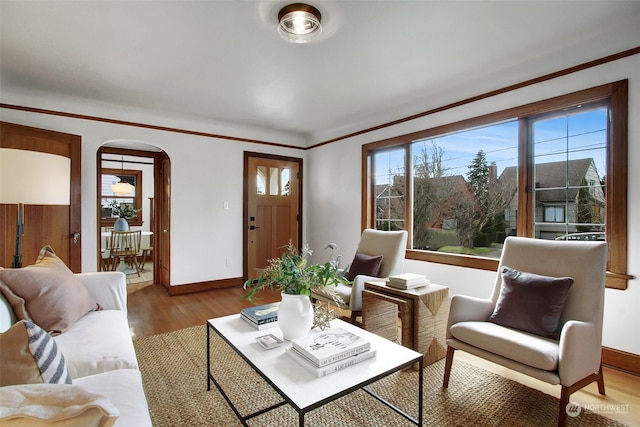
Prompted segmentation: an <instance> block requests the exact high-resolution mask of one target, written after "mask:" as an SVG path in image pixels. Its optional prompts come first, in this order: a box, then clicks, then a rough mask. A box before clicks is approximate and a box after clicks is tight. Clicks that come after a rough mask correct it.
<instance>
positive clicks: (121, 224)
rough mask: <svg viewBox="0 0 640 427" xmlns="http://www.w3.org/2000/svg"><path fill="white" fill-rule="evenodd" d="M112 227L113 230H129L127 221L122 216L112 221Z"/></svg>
mask: <svg viewBox="0 0 640 427" xmlns="http://www.w3.org/2000/svg"><path fill="white" fill-rule="evenodd" d="M113 229H114V230H115V231H129V223H128V222H127V220H126V219H124V218H118V219H116V222H114V223H113Z"/></svg>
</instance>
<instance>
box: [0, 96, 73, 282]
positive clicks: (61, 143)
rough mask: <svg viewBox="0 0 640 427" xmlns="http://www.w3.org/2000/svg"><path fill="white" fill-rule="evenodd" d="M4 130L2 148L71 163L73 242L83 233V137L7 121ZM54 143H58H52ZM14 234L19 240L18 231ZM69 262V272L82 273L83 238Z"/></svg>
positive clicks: (70, 254) (70, 247) (70, 223)
mask: <svg viewBox="0 0 640 427" xmlns="http://www.w3.org/2000/svg"><path fill="white" fill-rule="evenodd" d="M1 105H2V104H0V106H1ZM0 129H1V131H2V137H0V147H3V148H16V149H21V150H28V151H37V152H41V153H48V154H56V155H59V156H62V157H67V158H69V159H70V161H71V177H70V188H69V191H70V194H69V196H70V200H69V203H70V207H69V232H70V235H69V236H67V237H68V238H69V239H72V236H73V234H74V233H76V232H77V233H82V137H80V136H79V135H73V134H70V133H65V132H57V131H53V130H48V129H40V128H35V127H30V126H23V125H19V124H15V123H9V122H4V121H0ZM8 135H20V136H21V137H24V138H22V139H21V142H19V143H15V142H14V140H13V138H9V137H8ZM52 141H55V142H54V143H52ZM13 233H14V234H13V235H14V236H15V231H14V232H13ZM9 234H12V233H9ZM23 253H24V252H23ZM68 262H69V268H70V269H71V271H73V272H74V273H79V272H80V271H82V235H80V239H79V240H78V241H77V242H75V243H73V242H72V243H70V244H69V261H68Z"/></svg>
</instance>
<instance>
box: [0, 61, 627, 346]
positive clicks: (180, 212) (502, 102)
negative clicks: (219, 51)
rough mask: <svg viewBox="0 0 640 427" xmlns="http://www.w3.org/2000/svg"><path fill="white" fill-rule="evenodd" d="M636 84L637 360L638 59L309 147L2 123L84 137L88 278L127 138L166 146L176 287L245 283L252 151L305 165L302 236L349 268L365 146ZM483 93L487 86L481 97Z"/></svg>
mask: <svg viewBox="0 0 640 427" xmlns="http://www.w3.org/2000/svg"><path fill="white" fill-rule="evenodd" d="M627 78H628V79H629V116H630V117H629V164H630V166H631V167H630V169H629V195H628V203H629V215H628V217H629V224H628V236H629V240H628V245H629V249H628V250H629V254H628V256H629V268H628V273H629V274H631V275H633V276H635V277H636V278H635V279H633V280H631V281H629V287H628V289H627V290H625V291H618V290H607V291H606V302H605V322H604V328H605V331H604V345H605V346H608V347H612V348H616V349H619V350H622V351H627V352H630V353H635V354H640V334H637V333H634V334H629V331H637V330H640V309H639V307H638V304H639V303H640V279H638V276H640V265H639V262H638V260H639V259H640V215H638V214H637V213H638V212H640V192H638V190H637V183H638V182H640V168H638V167H635V165H637V164H639V163H640V55H636V56H634V57H631V58H625V59H622V60H619V61H616V62H615V63H609V64H604V65H601V66H599V67H596V68H591V69H588V70H584V71H581V72H579V73H574V74H571V75H569V76H564V77H561V78H557V79H554V80H552V81H548V82H544V83H540V84H537V85H535V86H533V87H527V88H523V89H520V90H518V91H515V92H511V93H508V94H503V95H500V96H497V97H493V98H491V99H486V100H482V101H479V102H476V103H473V104H469V105H465V106H462V107H459V108H456V109H452V110H447V111H443V112H441V113H438V114H433V115H431V116H428V117H424V118H421V119H418V120H414V121H412V122H409V123H404V124H401V125H397V126H394V127H392V128H386V129H381V130H379V131H376V132H372V133H369V134H366V135H360V136H357V137H353V138H350V139H349V140H345V141H339V142H337V143H333V144H328V145H324V146H321V147H319V148H316V149H313V150H309V151H302V150H297V149H286V148H280V147H271V146H266V145H260V144H250V143H244V142H236V141H228V140H222V139H215V138H207V137H201V136H193V135H184V134H177V133H171V132H162V131H156V130H150V129H142V128H135V127H129V126H123V125H116V124H110V123H100V122H94V121H86V120H80V119H71V118H65V117H59V116H51V115H43V114H36V113H29V112H23V111H15V110H9V109H0V114H1V117H0V119H1V120H4V121H8V122H13V123H18V124H23V125H27V126H34V127H40V128H45V129H51V130H56V131H60V132H67V133H72V134H77V135H80V136H82V162H83V164H82V212H83V222H82V245H83V246H82V263H83V264H82V269H83V271H96V269H97V265H96V255H95V254H96V248H97V246H96V236H97V231H96V230H97V228H96V227H97V224H96V221H95V218H96V212H95V209H96V185H95V180H96V152H97V150H98V148H99V147H100V146H101V145H102V144H104V143H106V142H107V141H111V140H120V139H125V140H132V141H139V142H142V143H145V144H149V145H152V146H156V147H159V148H160V149H162V150H164V151H165V152H166V153H167V154H168V155H169V157H170V158H171V165H172V171H171V175H172V183H171V189H172V200H171V215H172V216H171V233H172V235H171V284H172V285H181V284H187V283H196V282H201V281H208V280H219V279H225V278H233V277H240V276H242V255H243V254H242V235H243V234H242V232H243V230H242V167H243V151H245V150H248V151H256V152H269V153H275V154H281V155H287V156H293V157H300V158H305V159H306V160H305V162H304V177H303V180H304V213H303V215H304V230H303V235H304V240H305V241H306V242H308V243H309V244H310V245H311V247H312V248H313V249H315V250H316V256H318V257H320V256H322V255H323V254H322V253H321V252H320V249H321V248H322V246H324V244H326V243H328V242H335V243H337V244H338V245H339V247H340V248H341V252H342V254H343V255H344V258H345V262H349V261H350V260H351V257H353V254H354V252H355V248H356V246H357V244H358V240H359V237H360V208H361V207H360V200H361V188H360V187H361V182H360V179H361V149H362V145H363V144H366V143H369V142H373V141H377V140H381V139H384V138H389V137H391V136H397V135H402V134H406V133H409V132H413V131H417V130H421V129H426V128H430V127H433V126H437V125H441V124H446V123H451V122H454V121H458V120H462V119H465V118H469V117H474V116H477V115H480V114H484V113H488V112H492V111H497V110H502V109H505V108H509V107H513V106H517V105H522V104H526V103H529V102H533V101H537V100H542V99H547V98H551V97H553V96H557V95H559V94H564V93H569V92H574V91H577V90H581V89H586V88H590V87H594V86H597V85H600V84H604V83H610V82H613V81H617V80H622V79H627ZM482 92H483V90H482V88H479V90H478V93H482ZM451 101H456V99H452V100H451ZM3 102H5V103H7V104H16V105H25V106H29V107H39V108H50V109H53V110H58V111H68V112H75V113H83V114H93V115H97V116H102V117H109V118H120V119H122V120H130V121H134V122H141V123H151V124H155V125H163V126H170V127H177V128H182V129H189V130H198V131H203V132H210V133H217V134H225V135H231V136H242V137H246V138H254V139H260V140H266V141H272V142H281V143H285V144H294V145H298V146H301V145H302V144H303V143H304V142H303V140H302V138H299V139H296V138H295V137H292V136H291V135H282V134H278V133H275V132H270V131H268V130H259V129H250V128H235V129H229V128H222V127H220V126H218V125H216V124H211V123H203V122H193V121H185V120H182V119H178V118H171V117H169V118H166V117H162V116H160V115H159V114H153V115H144V114H141V113H139V112H131V111H127V110H123V109H115V108H113V109H110V108H104V106H99V107H96V106H87V105H85V104H84V103H82V102H79V101H77V102H69V101H61V100H59V99H58V98H55V99H54V98H52V97H49V98H47V97H46V96H43V95H42V94H39V95H38V96H34V94H24V93H10V92H9V93H8V92H7V90H6V88H3ZM65 102H66V103H65ZM434 107H435V106H434ZM90 108H93V110H90ZM100 108H102V109H100ZM224 201H227V202H229V203H230V206H231V209H230V210H223V209H222V206H223V202H224ZM634 212H635V214H633V213H634ZM227 258H231V261H232V263H231V267H227V266H226V259H227ZM405 270H406V271H413V272H417V273H424V274H425V275H427V276H428V277H429V278H430V279H431V280H432V281H433V282H435V283H440V284H444V285H447V286H449V287H450V288H451V293H452V294H455V293H464V294H469V295H476V296H487V295H489V292H490V290H491V287H492V285H493V280H494V273H491V272H486V271H476V270H472V269H467V268H459V267H450V266H444V265H437V264H431V263H426V262H418V261H407V262H406V263H405Z"/></svg>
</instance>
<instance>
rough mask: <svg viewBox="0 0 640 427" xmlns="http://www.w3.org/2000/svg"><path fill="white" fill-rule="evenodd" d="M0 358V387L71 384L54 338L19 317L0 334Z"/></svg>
mask: <svg viewBox="0 0 640 427" xmlns="http://www.w3.org/2000/svg"><path fill="white" fill-rule="evenodd" d="M0 360H2V363H0V386H8V385H19V384H37V383H52V384H71V376H70V375H69V371H68V370H67V364H66V363H65V360H64V356H63V355H62V352H61V351H60V350H59V349H58V346H57V345H56V342H55V340H54V339H53V338H52V337H51V335H49V334H48V333H47V332H45V331H44V330H43V329H42V328H40V327H39V326H38V325H36V324H34V323H32V322H30V321H28V320H21V321H19V322H18V323H16V324H14V325H13V326H12V327H11V328H9V329H8V330H7V331H6V332H3V333H1V334H0Z"/></svg>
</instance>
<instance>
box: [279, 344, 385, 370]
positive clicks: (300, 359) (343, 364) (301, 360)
mask: <svg viewBox="0 0 640 427" xmlns="http://www.w3.org/2000/svg"><path fill="white" fill-rule="evenodd" d="M286 353H287V354H288V355H289V357H291V358H292V359H293V360H295V361H296V362H297V363H298V364H299V365H300V366H302V367H303V368H305V369H306V370H307V371H308V372H310V373H311V374H313V375H315V376H316V378H320V377H324V376H325V375H329V374H333V373H334V372H338V371H341V370H343V369H345V368H348V367H349V366H353V365H355V364H356V363H360V362H362V361H364V360H367V359H371V358H373V357H375V355H376V350H369V351H365V352H363V353H359V354H356V355H355V356H349V357H347V358H346V359H342V360H340V361H338V362H335V363H332V364H330V365H326V366H323V367H320V368H318V367H316V366H315V365H312V364H311V362H309V360H307V359H306V358H305V357H304V356H303V355H301V354H300V353H298V351H297V350H296V349H295V348H293V347H291V348H289V349H287V350H286Z"/></svg>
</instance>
